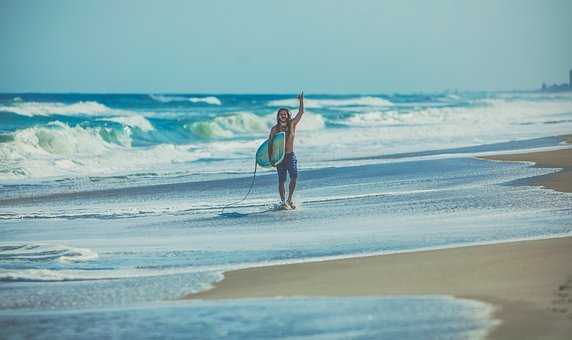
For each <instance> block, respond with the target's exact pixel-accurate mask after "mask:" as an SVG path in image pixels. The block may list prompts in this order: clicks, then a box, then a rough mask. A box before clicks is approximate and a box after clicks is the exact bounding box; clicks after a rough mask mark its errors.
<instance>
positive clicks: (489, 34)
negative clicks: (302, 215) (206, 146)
mask: <svg viewBox="0 0 572 340" xmlns="http://www.w3.org/2000/svg"><path fill="white" fill-rule="evenodd" d="M0 13H1V14H0V16H1V17H0V18H1V19H2V20H1V21H0V38H1V39H2V41H3V50H4V51H3V56H2V57H1V58H0V73H1V74H2V75H3V77H2V79H1V80H0V93H4V94H11V93H93V94H114V93H118V94H131V93H132V94H149V93H169V94H182V93H185V94H291V93H295V92H296V91H299V90H302V89H303V90H305V91H306V92H307V93H309V94H384V93H435V92H444V91H456V90H458V91H470V92H479V91H511V90H534V89H538V88H540V86H541V85H542V83H543V82H545V83H547V84H553V83H564V82H568V72H569V70H570V69H572V39H569V32H572V20H570V15H569V14H570V13H572V2H569V1H562V0H552V1H546V2H541V1H503V2H498V1H478V2H477V1H471V2H462V3H457V2H454V1H444V0H443V1H431V2H424V1H412V2H408V3H401V2H397V1H395V2H383V3H381V2H377V1H371V0H363V1H356V2H342V3H332V2H329V1H322V0H318V1H308V2H302V1H290V2H287V3H278V2H267V1H258V0H257V1H243V2H240V3H239V2H231V1H209V2H206V1H197V2H186V1H167V2H153V1H122V2H119V3H115V2H112V1H81V2H76V1H68V0H66V1H64V0H60V1H52V2H43V1H3V2H2V3H0Z"/></svg>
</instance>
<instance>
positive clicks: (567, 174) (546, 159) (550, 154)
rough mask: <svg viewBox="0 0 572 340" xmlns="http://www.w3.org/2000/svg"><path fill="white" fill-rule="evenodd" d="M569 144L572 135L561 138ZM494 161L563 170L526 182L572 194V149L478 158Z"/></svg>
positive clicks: (571, 140)
mask: <svg viewBox="0 0 572 340" xmlns="http://www.w3.org/2000/svg"><path fill="white" fill-rule="evenodd" d="M561 138H562V140H563V141H564V142H566V143H567V144H572V135H566V136H561ZM477 158H480V159H487V160H493V161H505V162H534V163H535V165H534V166H535V167H539V168H560V169H562V170H560V171H558V172H555V173H552V174H548V175H542V176H537V177H532V178H530V179H528V180H527V181H526V183H527V184H528V185H533V186H542V187H544V188H547V189H552V190H556V191H561V192H572V149H561V150H554V151H539V152H529V153H522V154H507V155H494V156H483V157H477Z"/></svg>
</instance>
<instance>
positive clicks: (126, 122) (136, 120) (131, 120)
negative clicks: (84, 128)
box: [100, 115, 153, 132]
mask: <svg viewBox="0 0 572 340" xmlns="http://www.w3.org/2000/svg"><path fill="white" fill-rule="evenodd" d="M100 120H105V121H109V122H116V123H119V124H122V125H123V126H129V127H133V128H138V129H140V130H141V131H143V132H149V131H152V130H153V125H152V124H151V122H149V120H147V118H145V117H143V116H139V115H131V116H119V117H110V118H102V119H100Z"/></svg>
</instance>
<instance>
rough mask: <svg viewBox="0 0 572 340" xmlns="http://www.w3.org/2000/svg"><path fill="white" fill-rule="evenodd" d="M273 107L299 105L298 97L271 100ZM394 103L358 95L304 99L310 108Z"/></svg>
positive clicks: (388, 104)
mask: <svg viewBox="0 0 572 340" xmlns="http://www.w3.org/2000/svg"><path fill="white" fill-rule="evenodd" d="M267 105H268V106H272V107H282V106H286V107H297V106H298V100H297V99H279V100H271V101H270V102H268V104H267ZM392 105H393V103H392V102H390V101H389V100H387V99H382V98H378V97H357V98H348V99H304V107H306V108H310V109H318V108H324V107H343V106H372V107H376V106H392Z"/></svg>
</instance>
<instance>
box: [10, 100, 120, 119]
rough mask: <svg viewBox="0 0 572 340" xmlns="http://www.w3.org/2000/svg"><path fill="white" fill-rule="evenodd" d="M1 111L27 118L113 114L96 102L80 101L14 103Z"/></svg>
mask: <svg viewBox="0 0 572 340" xmlns="http://www.w3.org/2000/svg"><path fill="white" fill-rule="evenodd" d="M0 111H4V112H13V113H16V114H19V115H22V116H27V117H33V116H49V115H55V114H60V115H87V116H89V115H103V114H110V113H112V110H111V109H110V108H108V107H107V106H105V105H103V104H100V103H98V102H94V101H85V102H84V101H80V102H77V103H73V104H64V103H43V102H23V101H14V104H12V105H4V106H0Z"/></svg>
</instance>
